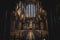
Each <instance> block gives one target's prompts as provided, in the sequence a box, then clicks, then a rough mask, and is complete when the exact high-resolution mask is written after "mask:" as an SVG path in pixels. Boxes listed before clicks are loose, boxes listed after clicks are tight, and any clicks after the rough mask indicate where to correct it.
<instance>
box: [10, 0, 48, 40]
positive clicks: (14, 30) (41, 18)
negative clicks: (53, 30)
mask: <svg viewBox="0 0 60 40" xmlns="http://www.w3.org/2000/svg"><path fill="white" fill-rule="evenodd" d="M11 16H12V18H11V27H10V40H14V39H15V40H48V21H47V11H46V10H45V9H43V7H42V5H41V2H40V1H39V0H26V1H25V2H23V1H19V3H17V4H16V8H15V11H12V14H11Z"/></svg>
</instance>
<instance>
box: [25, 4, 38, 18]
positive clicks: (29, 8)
mask: <svg viewBox="0 0 60 40" xmlns="http://www.w3.org/2000/svg"><path fill="white" fill-rule="evenodd" d="M24 12H25V16H26V17H35V14H36V12H37V8H36V6H35V5H34V4H28V5H26V8H25V10H24Z"/></svg>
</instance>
